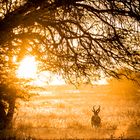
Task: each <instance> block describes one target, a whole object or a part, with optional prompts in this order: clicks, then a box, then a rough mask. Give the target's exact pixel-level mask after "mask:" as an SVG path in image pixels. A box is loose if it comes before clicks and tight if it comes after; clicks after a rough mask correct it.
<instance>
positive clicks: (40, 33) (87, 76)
mask: <svg viewBox="0 0 140 140" xmlns="http://www.w3.org/2000/svg"><path fill="white" fill-rule="evenodd" d="M0 33H1V35H0V53H1V56H0V60H1V62H0V69H1V72H0V73H1V76H0V78H1V81H6V79H7V76H9V75H11V72H10V71H11V70H12V69H14V64H13V61H12V58H13V56H16V57H17V61H19V60H21V58H22V57H24V56H25V55H26V54H32V55H34V56H35V57H36V59H37V60H38V61H40V70H49V71H52V72H54V73H58V74H61V75H63V77H65V79H66V80H69V81H71V82H73V83H75V82H78V81H81V80H82V81H85V82H87V81H88V82H89V81H90V80H92V79H94V78H97V77H100V76H101V75H105V76H113V77H117V78H119V76H120V75H121V73H119V69H120V68H123V69H131V70H133V71H140V45H139V44H140V1H139V0H125V1H124V0H119V1H118V0H99V1H96V0H0ZM3 73H6V77H5V76H3V75H5V74H3Z"/></svg>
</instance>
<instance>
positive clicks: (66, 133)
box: [5, 89, 140, 139]
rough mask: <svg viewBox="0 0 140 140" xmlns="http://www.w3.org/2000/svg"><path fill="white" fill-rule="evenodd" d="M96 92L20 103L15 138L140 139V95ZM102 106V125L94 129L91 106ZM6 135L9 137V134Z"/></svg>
mask: <svg viewBox="0 0 140 140" xmlns="http://www.w3.org/2000/svg"><path fill="white" fill-rule="evenodd" d="M102 91H103V90H102V89H101V90H98V91H96V90H95V89H93V90H90V93H88V92H87V91H86V92H85V91H80V92H76V93H73V92H71V93H64V92H62V91H55V92H53V93H52V94H47V92H46V95H45V94H42V95H36V96H32V97H31V99H30V101H29V102H23V101H18V104H19V105H18V110H17V112H16V113H15V117H14V123H13V124H14V128H13V130H12V133H11V132H10V131H11V130H9V132H10V133H11V134H12V135H13V136H16V137H17V138H18V137H19V138H23V139H25V138H26V139H28V138H30V137H32V138H36V139H90V138H96V139H128V138H129V139H131V138H135V139H136V138H137V139H140V133H139V132H140V110H139V106H140V102H139V100H138V98H139V99H140V94H138V96H137V98H135V95H129V94H128V93H125V94H119V92H118V93H117V92H116V93H112V92H111V91H107V92H102ZM93 105H100V106H101V111H100V113H99V115H100V117H101V120H102V125H101V127H100V128H97V129H95V128H92V127H91V123H90V119H91V116H92V111H91V109H92V106H93ZM5 134H8V132H7V131H6V132H5Z"/></svg>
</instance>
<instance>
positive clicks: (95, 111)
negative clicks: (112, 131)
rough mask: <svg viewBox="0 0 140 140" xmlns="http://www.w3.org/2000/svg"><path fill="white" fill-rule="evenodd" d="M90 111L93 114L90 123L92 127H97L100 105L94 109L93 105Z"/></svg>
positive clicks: (99, 122) (99, 121)
mask: <svg viewBox="0 0 140 140" xmlns="http://www.w3.org/2000/svg"><path fill="white" fill-rule="evenodd" d="M92 112H93V113H94V114H93V116H92V117H91V125H92V127H93V126H94V127H95V128H97V127H99V126H100V125H101V118H100V117H99V115H98V114H99V112H100V106H99V107H98V109H96V110H95V106H93V109H92Z"/></svg>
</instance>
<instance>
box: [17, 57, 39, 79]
mask: <svg viewBox="0 0 140 140" xmlns="http://www.w3.org/2000/svg"><path fill="white" fill-rule="evenodd" d="M36 76H37V63H36V60H35V57H34V56H26V57H25V58H24V59H23V60H22V61H21V62H20V65H19V68H18V70H17V77H18V78H25V79H28V78H32V79H34V78H36Z"/></svg>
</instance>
